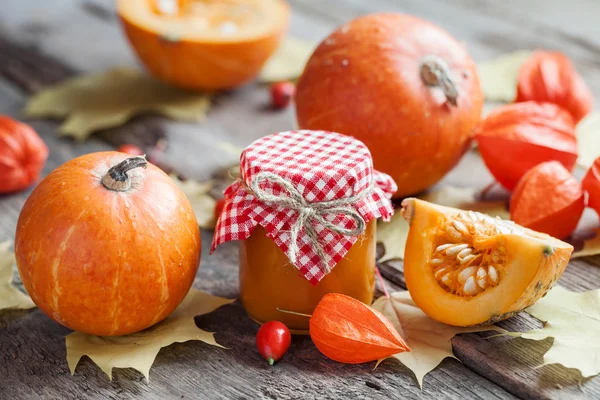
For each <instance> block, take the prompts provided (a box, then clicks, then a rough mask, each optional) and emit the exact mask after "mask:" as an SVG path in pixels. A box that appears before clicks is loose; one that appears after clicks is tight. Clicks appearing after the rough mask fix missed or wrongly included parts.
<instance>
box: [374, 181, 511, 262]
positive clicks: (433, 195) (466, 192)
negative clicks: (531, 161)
mask: <svg viewBox="0 0 600 400" xmlns="http://www.w3.org/2000/svg"><path fill="white" fill-rule="evenodd" d="M477 194H478V191H477V190H475V189H472V188H457V187H453V186H444V187H442V188H438V189H436V190H433V191H431V192H429V193H426V194H425V195H423V196H421V197H420V198H421V199H422V200H426V201H429V202H431V203H436V204H440V205H442V206H446V207H454V208H460V209H462V210H473V211H478V212H481V213H485V214H488V215H491V216H493V217H495V216H499V217H500V218H503V219H508V218H509V217H510V215H509V213H508V211H507V210H506V206H505V204H504V203H503V202H501V201H481V200H478V199H477ZM408 228H409V225H408V222H406V221H405V220H404V218H402V216H401V215H400V213H399V212H397V213H396V214H394V216H393V217H392V219H391V220H390V221H388V222H383V221H380V222H379V223H378V224H377V242H379V243H383V247H384V248H385V254H384V255H383V256H382V257H381V258H380V259H379V261H380V262H384V261H387V260H392V259H404V247H405V245H406V239H407V237H408Z"/></svg>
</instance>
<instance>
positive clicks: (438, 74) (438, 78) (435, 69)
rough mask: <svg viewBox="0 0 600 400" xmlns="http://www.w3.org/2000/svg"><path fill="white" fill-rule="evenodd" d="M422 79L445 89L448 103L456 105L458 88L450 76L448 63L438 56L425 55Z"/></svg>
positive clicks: (422, 64) (422, 61)
mask: <svg viewBox="0 0 600 400" xmlns="http://www.w3.org/2000/svg"><path fill="white" fill-rule="evenodd" d="M420 71H421V80H422V81H423V83H424V84H425V85H427V86H438V87H440V88H441V89H442V90H443V91H444V95H445V96H446V100H447V101H448V103H450V104H452V105H453V106H456V105H457V104H458V103H457V99H458V90H457V89H456V85H455V84H454V82H453V81H452V78H450V68H449V67H448V64H446V62H445V61H444V60H442V59H441V58H439V57H438V56H434V55H430V56H425V57H423V59H422V60H421V67H420Z"/></svg>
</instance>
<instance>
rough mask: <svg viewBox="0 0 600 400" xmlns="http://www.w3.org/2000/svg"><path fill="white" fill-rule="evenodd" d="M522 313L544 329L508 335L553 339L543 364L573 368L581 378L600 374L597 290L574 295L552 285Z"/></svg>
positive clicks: (599, 291)
mask: <svg viewBox="0 0 600 400" xmlns="http://www.w3.org/2000/svg"><path fill="white" fill-rule="evenodd" d="M525 311H526V312H527V313H528V314H530V315H532V316H534V317H535V318H537V319H539V320H541V321H544V322H545V323H544V327H543V328H541V329H534V330H531V331H529V332H524V333H521V332H511V333H509V335H511V336H517V337H522V338H525V339H532V340H543V339H546V338H548V337H552V338H554V342H553V344H552V347H550V349H549V350H548V352H547V353H546V354H544V365H547V364H562V365H563V366H565V367H567V368H575V369H578V370H579V371H580V372H581V375H582V376H583V377H584V378H587V377H589V376H593V375H597V374H599V373H600V341H599V340H598V337H600V289H597V290H592V291H589V292H583V293H576V292H571V291H568V290H566V289H565V288H563V287H560V286H555V287H554V288H552V289H551V290H550V291H549V292H548V293H547V294H546V297H544V298H543V299H541V300H540V301H538V302H537V303H535V304H534V305H533V306H531V307H529V308H528V309H526V310H525Z"/></svg>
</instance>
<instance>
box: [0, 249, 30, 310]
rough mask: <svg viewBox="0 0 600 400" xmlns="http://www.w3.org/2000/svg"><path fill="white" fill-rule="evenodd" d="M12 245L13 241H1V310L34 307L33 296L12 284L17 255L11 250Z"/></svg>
mask: <svg viewBox="0 0 600 400" xmlns="http://www.w3.org/2000/svg"><path fill="white" fill-rule="evenodd" d="M10 245H11V242H0V310H3V309H14V308H21V309H28V308H33V307H35V304H34V303H33V301H32V300H31V298H29V296H27V295H26V294H25V293H23V292H21V291H20V290H19V289H17V288H16V287H14V286H13V284H12V280H13V265H14V263H15V255H14V254H13V252H12V251H10V250H9V247H10Z"/></svg>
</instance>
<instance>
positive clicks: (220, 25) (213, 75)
mask: <svg viewBox="0 0 600 400" xmlns="http://www.w3.org/2000/svg"><path fill="white" fill-rule="evenodd" d="M117 9H118V13H119V16H120V18H121V22H122V24H123V29H124V30H125V34H126V35H127V38H128V39H129V42H130V43H131V45H132V47H133V48H134V50H135V52H136V53H137V56H138V57H139V58H140V60H141V61H142V62H143V63H144V65H145V66H146V68H148V70H149V71H150V72H151V73H152V74H153V75H154V76H156V77H158V78H160V79H162V80H163V81H165V82H167V83H170V84H173V85H176V86H181V87H184V88H190V89H207V90H215V89H230V88H234V87H236V86H239V85H241V84H243V83H246V82H248V81H249V80H250V79H252V78H254V77H255V76H256V75H257V74H258V73H259V72H260V70H261V68H262V66H263V64H264V63H265V62H266V61H267V59H268V58H269V57H270V56H271V55H272V54H273V52H274V51H275V49H276V48H277V46H278V45H279V43H280V41H281V39H282V37H283V35H284V33H285V31H286V30H287V27H288V24H289V14H290V11H289V6H288V4H287V3H286V2H285V1H283V0H254V1H251V2H231V1H225V0H216V1H190V0H172V1H149V0H118V1H117Z"/></svg>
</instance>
